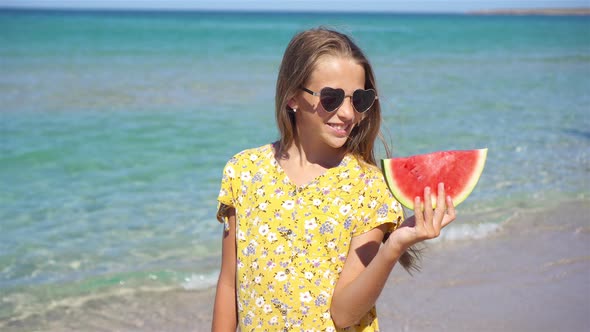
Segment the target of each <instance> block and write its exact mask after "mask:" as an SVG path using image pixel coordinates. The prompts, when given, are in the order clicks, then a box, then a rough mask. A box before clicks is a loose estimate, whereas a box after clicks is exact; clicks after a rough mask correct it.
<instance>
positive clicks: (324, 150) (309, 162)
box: [286, 140, 346, 169]
mask: <svg viewBox="0 0 590 332" xmlns="http://www.w3.org/2000/svg"><path fill="white" fill-rule="evenodd" d="M345 155H346V152H345V150H344V149H334V148H331V147H326V146H317V145H312V144H305V142H301V141H297V140H296V141H295V142H293V144H291V146H290V147H289V148H288V149H287V156H286V159H287V160H288V162H289V163H294V164H297V165H298V166H299V167H302V168H307V167H317V166H320V167H322V168H325V169H328V168H332V167H336V166H338V165H340V162H341V161H342V158H344V156H345Z"/></svg>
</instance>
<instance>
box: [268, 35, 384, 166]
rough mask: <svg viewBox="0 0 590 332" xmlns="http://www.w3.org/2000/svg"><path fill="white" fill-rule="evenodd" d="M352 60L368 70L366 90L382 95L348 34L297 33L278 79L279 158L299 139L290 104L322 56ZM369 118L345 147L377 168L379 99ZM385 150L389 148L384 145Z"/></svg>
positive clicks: (368, 66)
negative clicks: (375, 150) (375, 146)
mask: <svg viewBox="0 0 590 332" xmlns="http://www.w3.org/2000/svg"><path fill="white" fill-rule="evenodd" d="M326 55H330V56H336V57H346V58H351V59H353V60H354V61H355V62H356V63H358V64H359V65H361V66H362V67H363V69H364V70H365V87H364V88H365V89H374V90H375V92H377V95H379V93H378V90H377V84H376V82H375V75H374V74H373V69H372V67H371V64H370V63H369V60H368V59H367V57H366V56H365V54H364V53H363V51H362V50H361V49H360V48H359V47H358V46H357V45H356V44H355V43H354V42H353V41H352V40H351V39H350V38H349V37H348V36H347V35H345V34H342V33H340V32H337V31H334V30H330V29H327V28H315V29H311V30H306V31H303V32H300V33H298V34H296V35H295V36H294V37H293V39H291V42H290V43H289V45H288V46H287V49H286V50H285V54H284V55H283V61H282V63H281V67H280V69H279V75H278V78H277V91H276V96H275V112H276V120H277V125H278V128H279V132H280V141H279V151H278V153H277V154H278V156H279V157H283V156H284V155H285V152H286V150H287V149H288V148H289V147H290V146H291V144H293V142H294V141H295V139H296V132H297V131H296V130H295V115H294V113H293V112H291V111H290V109H289V107H288V102H289V100H290V99H291V98H293V96H295V94H297V93H298V92H299V91H300V89H299V88H300V87H301V86H305V85H306V83H307V80H308V79H309V77H310V76H311V73H312V72H313V70H314V69H315V66H316V64H317V62H318V60H319V59H320V58H321V57H322V56H326ZM366 114H367V116H366V117H365V118H364V119H363V120H362V121H361V122H360V123H359V124H358V125H357V126H355V128H354V129H353V130H352V132H351V134H350V136H349V138H348V140H347V141H346V144H345V145H344V148H345V149H346V152H349V153H352V154H353V155H354V156H356V157H360V158H361V160H363V161H364V162H366V163H369V164H372V165H375V166H376V165H377V162H376V160H375V154H374V145H375V140H376V138H377V137H380V131H379V128H380V126H381V105H380V104H379V100H378V99H377V100H376V101H375V103H374V104H373V106H371V109H370V110H368V111H367V113H366ZM384 146H385V149H386V151H387V153H389V149H388V147H387V145H386V144H385V142H384Z"/></svg>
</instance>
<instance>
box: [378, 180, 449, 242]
mask: <svg viewBox="0 0 590 332" xmlns="http://www.w3.org/2000/svg"><path fill="white" fill-rule="evenodd" d="M431 195H432V194H431V190H430V188H429V187H426V188H424V200H421V199H420V197H418V196H417V197H416V198H415V199H414V209H415V210H414V215H413V216H412V217H410V218H408V219H406V220H405V221H404V222H403V224H402V225H401V226H400V227H399V228H398V229H396V230H395V231H394V232H393V233H392V234H391V236H390V237H389V239H387V245H388V246H389V247H390V248H391V249H392V250H399V252H400V253H403V252H404V251H406V250H407V249H408V248H409V247H411V246H412V245H414V244H416V243H418V242H422V241H424V240H429V239H433V238H436V237H438V236H439V235H440V230H441V229H442V228H443V227H445V226H446V225H448V224H449V223H451V221H453V220H455V217H456V215H455V207H454V206H453V201H452V200H451V197H450V196H446V197H445V186H444V184H443V183H439V184H438V196H437V198H436V208H435V209H433V208H432V200H431ZM390 252H391V251H390Z"/></svg>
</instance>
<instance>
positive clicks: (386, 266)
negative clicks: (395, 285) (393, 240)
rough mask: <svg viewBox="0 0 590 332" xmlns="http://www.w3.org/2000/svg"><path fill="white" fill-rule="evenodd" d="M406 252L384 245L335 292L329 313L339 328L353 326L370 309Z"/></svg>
mask: <svg viewBox="0 0 590 332" xmlns="http://www.w3.org/2000/svg"><path fill="white" fill-rule="evenodd" d="M403 252H404V251H403V249H401V248H393V249H392V248H390V247H388V246H387V244H386V245H382V246H381V248H380V249H379V251H378V252H377V255H375V257H374V258H373V260H372V261H371V262H370V263H369V265H367V267H366V268H365V269H364V270H363V271H362V272H361V273H360V274H359V275H358V277H357V278H355V279H354V280H353V281H351V282H350V283H348V284H347V285H345V286H344V287H343V288H342V289H341V290H340V291H339V292H337V293H336V292H335V293H334V296H333V297H332V304H331V307H330V313H331V315H332V320H333V321H334V323H335V324H336V326H337V327H340V328H342V327H348V326H351V325H354V324H356V323H357V322H358V321H359V320H360V319H361V318H362V317H363V316H364V315H365V314H366V313H367V312H368V311H369V310H371V308H372V307H373V306H374V305H375V302H377V298H378V297H379V295H380V294H381V291H382V290H383V287H384V286H385V283H386V282H387V279H388V277H389V274H390V273H391V271H392V270H393V267H394V266H395V264H396V263H397V261H398V259H399V257H400V256H401V255H402V254H403Z"/></svg>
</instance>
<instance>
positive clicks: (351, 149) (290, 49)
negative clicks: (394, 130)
mask: <svg viewBox="0 0 590 332" xmlns="http://www.w3.org/2000/svg"><path fill="white" fill-rule="evenodd" d="M323 56H333V57H344V58H350V59H353V60H354V61H355V62H356V63H358V64H359V65H361V66H362V67H363V69H364V70H365V87H364V88H365V89H373V90H375V92H376V93H377V96H379V90H378V89H377V84H376V81H375V75H374V74H373V69H372V67H371V64H370V63H369V60H368V59H367V57H366V56H365V54H364V53H363V51H362V50H361V49H360V48H359V47H358V46H357V45H356V44H355V43H354V42H353V41H352V40H351V39H350V38H349V37H348V36H347V35H345V34H342V33H340V32H337V31H334V30H330V29H327V28H323V27H320V28H315V29H310V30H306V31H303V32H300V33H298V34H296V35H295V36H294V37H293V39H291V42H290V43H289V45H288V46H287V49H286V50H285V54H284V55H283V60H282V62H281V67H280V68H279V75H278V78H277V87H276V95H275V113H276V120H277V125H278V128H279V133H280V140H279V144H278V149H277V157H278V158H283V157H285V156H287V150H288V149H289V147H290V146H291V144H293V142H294V141H295V139H296V135H297V130H296V128H295V113H294V112H292V111H291V110H290V108H289V106H288V103H289V100H290V99H291V98H293V97H294V96H295V95H296V94H297V93H299V92H300V88H301V87H303V86H305V85H306V83H307V81H308V79H309V78H310V77H311V74H312V72H313V71H314V69H315V66H316V64H317V62H318V60H319V59H320V58H321V57H323ZM366 114H367V116H366V117H365V118H364V119H363V120H362V121H361V122H360V123H359V124H357V125H356V126H355V128H354V129H353V130H352V132H351V134H350V136H349V137H348V140H347V141H346V143H345V145H344V148H345V149H346V152H348V153H351V154H352V155H354V156H356V157H357V158H360V159H361V160H362V161H364V162H366V163H368V164H371V165H374V166H377V161H376V160H375V153H374V145H375V140H376V139H377V137H379V138H380V139H381V141H382V143H383V146H384V148H385V153H386V155H387V157H388V158H389V157H390V156H391V153H390V150H389V147H388V145H387V143H386V142H385V140H384V139H383V137H382V135H381V132H380V127H381V105H380V103H379V99H377V100H375V103H374V104H373V106H371V108H370V109H369V110H368V111H367V113H366ZM419 258H420V255H419V251H418V250H416V249H414V248H410V249H408V250H407V251H406V252H405V253H404V254H403V255H402V256H401V257H400V259H399V262H400V264H401V265H402V266H403V267H404V268H405V269H406V270H407V271H408V272H411V270H418V269H419V267H418V265H417V262H418V261H419Z"/></svg>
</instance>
